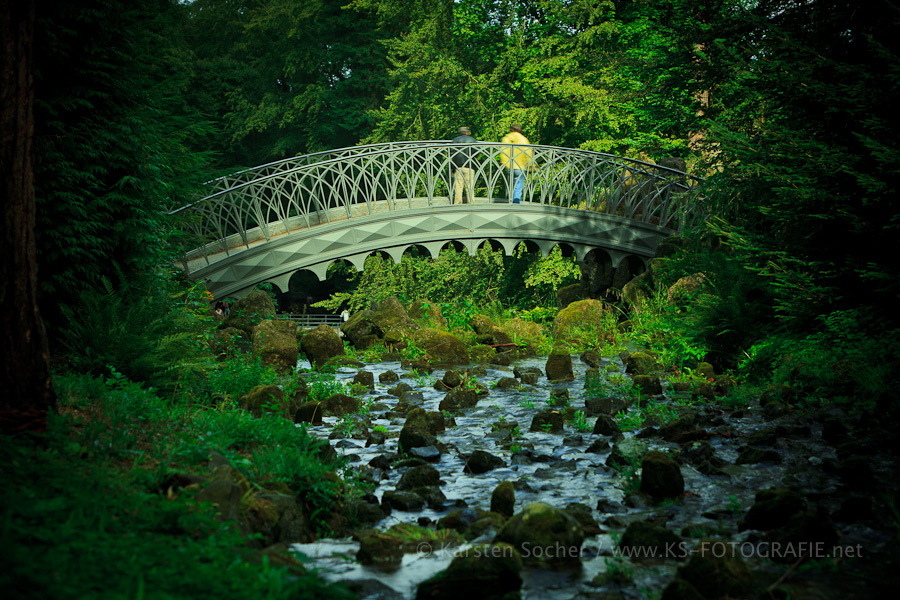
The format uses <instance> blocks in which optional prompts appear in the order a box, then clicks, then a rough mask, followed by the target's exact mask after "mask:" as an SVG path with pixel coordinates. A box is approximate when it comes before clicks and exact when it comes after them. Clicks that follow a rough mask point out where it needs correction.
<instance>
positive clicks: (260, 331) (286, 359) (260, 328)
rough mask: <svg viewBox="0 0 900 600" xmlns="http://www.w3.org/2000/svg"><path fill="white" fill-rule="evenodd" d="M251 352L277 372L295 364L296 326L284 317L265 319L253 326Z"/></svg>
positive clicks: (290, 369)
mask: <svg viewBox="0 0 900 600" xmlns="http://www.w3.org/2000/svg"><path fill="white" fill-rule="evenodd" d="M252 339H253V354H255V355H256V356H259V357H260V358H261V359H262V363H263V364H264V365H269V366H271V367H272V368H273V369H275V370H276V371H277V372H279V373H282V374H284V373H290V372H291V371H293V370H294V368H295V367H296V366H297V357H298V356H299V354H300V351H299V349H298V348H297V326H296V325H295V324H294V323H293V321H289V320H286V319H266V320H265V321H260V323H259V324H258V325H257V326H256V327H254V328H253V335H252Z"/></svg>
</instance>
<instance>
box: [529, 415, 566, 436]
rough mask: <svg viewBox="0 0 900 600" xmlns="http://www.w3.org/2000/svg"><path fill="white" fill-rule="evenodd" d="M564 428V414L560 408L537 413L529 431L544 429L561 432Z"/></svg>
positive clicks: (550, 431) (546, 431)
mask: <svg viewBox="0 0 900 600" xmlns="http://www.w3.org/2000/svg"><path fill="white" fill-rule="evenodd" d="M562 430H563V416H562V413H560V412H559V411H558V410H542V411H540V412H537V413H535V415H534V417H532V419H531V427H530V428H529V431H542V432H544V433H561V432H562Z"/></svg>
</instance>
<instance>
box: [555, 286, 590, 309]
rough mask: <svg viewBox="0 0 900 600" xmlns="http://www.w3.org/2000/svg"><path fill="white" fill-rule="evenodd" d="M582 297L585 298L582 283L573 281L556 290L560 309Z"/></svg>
mask: <svg viewBox="0 0 900 600" xmlns="http://www.w3.org/2000/svg"><path fill="white" fill-rule="evenodd" d="M582 298H584V294H583V293H582V290H581V284H580V283H573V284H571V285H567V286H563V287H561V288H559V289H558V290H556V306H558V307H559V308H560V309H562V308H565V307H567V306H569V305H570V304H572V303H573V302H576V301H578V300H581V299H582Z"/></svg>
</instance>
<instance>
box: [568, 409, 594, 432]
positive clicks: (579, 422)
mask: <svg viewBox="0 0 900 600" xmlns="http://www.w3.org/2000/svg"><path fill="white" fill-rule="evenodd" d="M572 427H574V428H575V431H577V432H579V433H584V432H586V431H588V430H590V429H591V427H592V426H591V424H590V423H588V421H587V419H586V418H585V416H584V411H583V410H577V411H575V418H573V419H572Z"/></svg>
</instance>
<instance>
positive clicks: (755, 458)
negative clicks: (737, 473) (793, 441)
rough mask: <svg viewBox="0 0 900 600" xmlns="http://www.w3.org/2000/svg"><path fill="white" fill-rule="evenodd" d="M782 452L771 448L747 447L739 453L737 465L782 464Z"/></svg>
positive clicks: (735, 462)
mask: <svg viewBox="0 0 900 600" xmlns="http://www.w3.org/2000/svg"><path fill="white" fill-rule="evenodd" d="M781 460H782V459H781V454H779V453H778V452H777V451H776V450H772V449H771V448H751V447H745V448H743V449H742V450H741V452H740V454H738V457H737V460H735V461H734V464H736V465H755V464H758V463H773V464H781Z"/></svg>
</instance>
